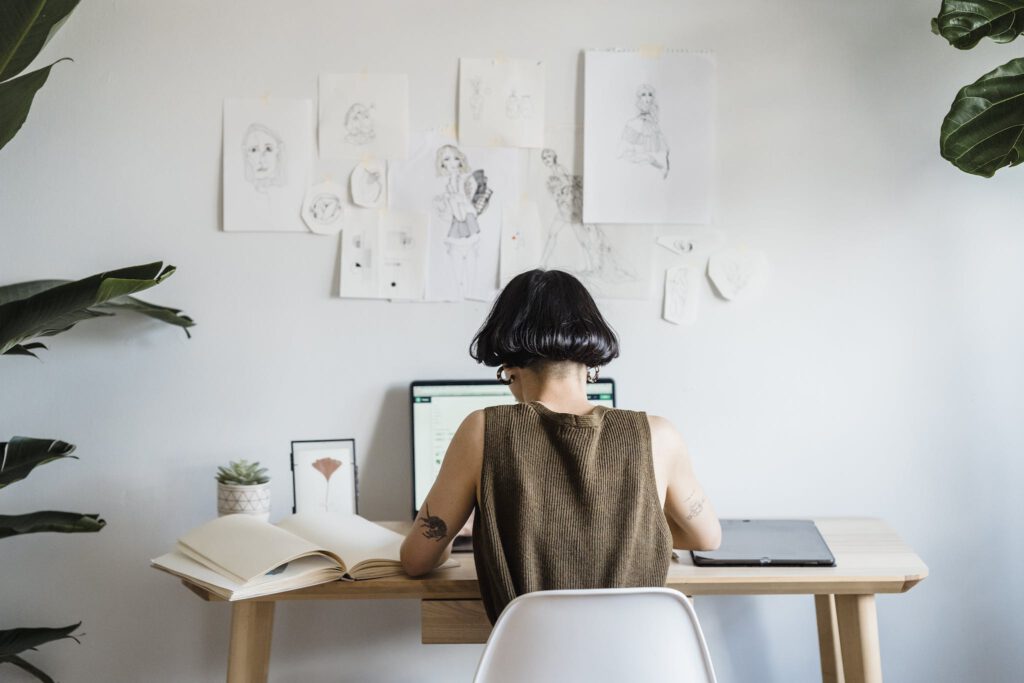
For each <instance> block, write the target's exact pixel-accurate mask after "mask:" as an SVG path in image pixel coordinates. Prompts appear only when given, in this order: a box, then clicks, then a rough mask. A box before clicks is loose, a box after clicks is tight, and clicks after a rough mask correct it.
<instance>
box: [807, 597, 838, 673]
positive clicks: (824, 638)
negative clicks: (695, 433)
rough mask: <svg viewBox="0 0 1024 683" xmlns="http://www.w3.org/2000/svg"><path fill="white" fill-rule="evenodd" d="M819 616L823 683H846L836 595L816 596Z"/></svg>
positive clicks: (816, 608)
mask: <svg viewBox="0 0 1024 683" xmlns="http://www.w3.org/2000/svg"><path fill="white" fill-rule="evenodd" d="M814 611H815V613H816V614H817V615H818V649H819V650H820V651H821V683H845V679H844V677H843V653H842V651H841V650H840V649H839V620H838V619H837V618H836V598H835V596H834V595H815V596H814Z"/></svg>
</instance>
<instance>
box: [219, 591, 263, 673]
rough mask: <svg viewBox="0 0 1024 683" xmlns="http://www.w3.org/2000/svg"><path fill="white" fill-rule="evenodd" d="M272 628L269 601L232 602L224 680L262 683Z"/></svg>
mask: <svg viewBox="0 0 1024 683" xmlns="http://www.w3.org/2000/svg"><path fill="white" fill-rule="evenodd" d="M273 628H274V603H273V602H251V601H248V602H236V603H235V604H234V605H232V607H231V645H230V649H229V651H228V683H266V680H267V673H268V671H269V670H270V639H271V635H272V634H273Z"/></svg>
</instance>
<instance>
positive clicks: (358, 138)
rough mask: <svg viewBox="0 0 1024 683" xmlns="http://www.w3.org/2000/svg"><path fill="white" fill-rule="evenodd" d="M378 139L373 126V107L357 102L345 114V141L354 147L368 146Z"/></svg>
mask: <svg viewBox="0 0 1024 683" xmlns="http://www.w3.org/2000/svg"><path fill="white" fill-rule="evenodd" d="M376 137H377V131H376V130H374V126H373V105H372V104H371V105H366V104H363V103H361V102H355V103H354V104H353V105H352V106H351V107H349V108H348V111H347V112H345V141H346V142H348V143H349V144H352V145H367V144H369V143H371V142H373V140H374V139H375V138H376Z"/></svg>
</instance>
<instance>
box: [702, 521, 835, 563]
mask: <svg viewBox="0 0 1024 683" xmlns="http://www.w3.org/2000/svg"><path fill="white" fill-rule="evenodd" d="M690 554H691V555H693V563H694V564H696V565H699V566H702V567H834V566H835V564H836V559H835V557H833V556H832V551H830V550H829V548H828V544H827V543H825V539H824V538H822V537H821V532H819V531H818V527H817V526H815V524H814V522H812V521H811V520H809V519H723V520H722V546H721V547H720V548H719V549H718V550H694V551H691V553H690Z"/></svg>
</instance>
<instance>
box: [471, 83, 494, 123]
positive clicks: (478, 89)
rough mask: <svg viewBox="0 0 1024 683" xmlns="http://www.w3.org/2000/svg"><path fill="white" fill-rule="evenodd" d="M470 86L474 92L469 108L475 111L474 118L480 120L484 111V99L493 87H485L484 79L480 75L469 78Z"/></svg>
mask: <svg viewBox="0 0 1024 683" xmlns="http://www.w3.org/2000/svg"><path fill="white" fill-rule="evenodd" d="M469 87H470V89H471V90H472V93H471V94H470V96H469V108H470V110H472V112H473V120H474V121H479V120H480V117H481V116H483V113H484V100H485V99H486V97H487V95H490V94H491V89H490V88H487V87H484V81H483V79H482V78H480V77H479V76H476V77H474V78H471V79H469Z"/></svg>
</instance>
